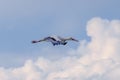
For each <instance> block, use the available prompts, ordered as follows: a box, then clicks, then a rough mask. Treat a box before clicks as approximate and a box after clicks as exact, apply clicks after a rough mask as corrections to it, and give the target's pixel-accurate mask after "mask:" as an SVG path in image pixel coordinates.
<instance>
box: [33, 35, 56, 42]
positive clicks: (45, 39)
mask: <svg viewBox="0 0 120 80" xmlns="http://www.w3.org/2000/svg"><path fill="white" fill-rule="evenodd" d="M42 41H47V42H54V41H56V39H55V38H53V37H50V36H49V37H45V38H44V39H41V40H38V41H37V40H33V41H32V43H38V42H42Z"/></svg>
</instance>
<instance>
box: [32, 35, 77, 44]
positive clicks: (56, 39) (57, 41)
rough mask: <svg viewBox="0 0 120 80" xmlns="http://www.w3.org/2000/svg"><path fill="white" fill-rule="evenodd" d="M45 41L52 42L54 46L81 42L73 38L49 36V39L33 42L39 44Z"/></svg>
mask: <svg viewBox="0 0 120 80" xmlns="http://www.w3.org/2000/svg"><path fill="white" fill-rule="evenodd" d="M43 41H46V42H51V43H52V44H53V46H55V45H66V44H67V43H68V41H75V42H79V41H78V40H76V39H74V38H72V37H69V38H63V37H60V36H48V37H45V38H43V39H41V40H33V41H32V43H38V42H43Z"/></svg>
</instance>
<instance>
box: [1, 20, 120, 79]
mask: <svg viewBox="0 0 120 80" xmlns="http://www.w3.org/2000/svg"><path fill="white" fill-rule="evenodd" d="M87 34H88V36H90V37H91V41H90V42H87V41H85V40H83V41H81V44H80V46H79V47H78V49H77V50H72V52H70V51H68V54H70V56H68V57H63V58H61V59H58V60H56V61H51V60H49V59H46V58H42V57H40V58H39V59H38V60H37V61H32V60H28V61H26V63H25V64H24V65H23V66H22V67H18V68H9V69H6V68H2V67H1V68H0V80H119V79H120V77H119V76H120V59H119V56H120V54H119V52H120V49H119V48H120V45H119V44H120V20H112V21H109V20H105V19H101V18H93V19H91V20H90V21H88V23H87ZM65 54H66V53H65ZM71 54H72V56H71ZM73 54H74V55H73Z"/></svg>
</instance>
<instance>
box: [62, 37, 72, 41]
mask: <svg viewBox="0 0 120 80" xmlns="http://www.w3.org/2000/svg"><path fill="white" fill-rule="evenodd" d="M63 40H71V38H70V37H68V38H64V39H63Z"/></svg>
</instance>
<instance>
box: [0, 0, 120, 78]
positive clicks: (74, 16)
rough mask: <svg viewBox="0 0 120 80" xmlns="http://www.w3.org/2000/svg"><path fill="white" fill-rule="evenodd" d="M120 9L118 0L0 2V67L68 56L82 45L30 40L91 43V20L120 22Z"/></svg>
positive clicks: (14, 0) (16, 65)
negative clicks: (72, 39) (53, 37)
mask: <svg viewBox="0 0 120 80" xmlns="http://www.w3.org/2000/svg"><path fill="white" fill-rule="evenodd" d="M119 7H120V1H119V0H0V37H1V38H0V67H5V68H11V67H20V66H22V65H24V63H25V62H26V60H28V59H30V60H33V61H34V60H36V59H38V57H45V58H46V59H48V60H49V59H53V60H54V59H55V60H56V59H61V58H63V57H66V56H68V55H69V54H67V53H69V52H70V51H74V50H76V49H77V48H78V46H79V44H76V43H69V44H68V45H67V46H57V47H53V46H52V45H51V44H49V43H40V44H36V45H33V44H31V41H32V40H34V39H35V40H38V39H41V38H43V37H46V36H49V35H60V36H63V37H68V36H73V37H75V38H77V39H79V40H80V41H82V40H86V41H87V42H89V41H90V37H88V35H87V31H86V30H87V29H86V25H87V23H88V21H89V20H91V19H92V18H94V17H100V18H103V19H107V20H109V21H111V20H119V19H120V10H119ZM65 53H66V54H65ZM70 56H71V55H70ZM69 80H70V79H69ZM86 80H87V79H86Z"/></svg>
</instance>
